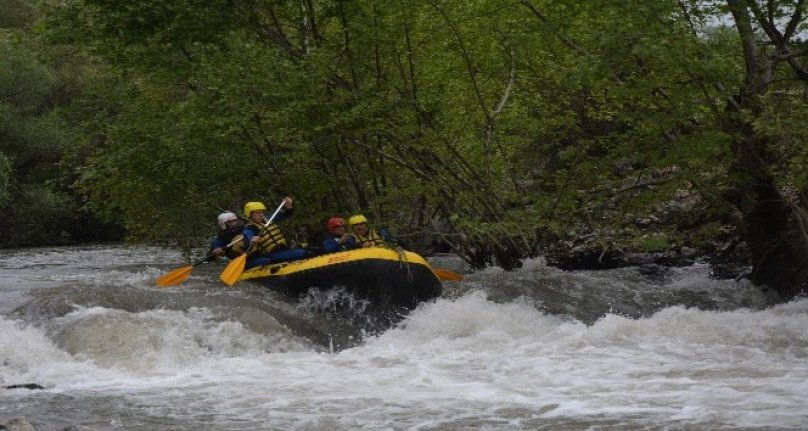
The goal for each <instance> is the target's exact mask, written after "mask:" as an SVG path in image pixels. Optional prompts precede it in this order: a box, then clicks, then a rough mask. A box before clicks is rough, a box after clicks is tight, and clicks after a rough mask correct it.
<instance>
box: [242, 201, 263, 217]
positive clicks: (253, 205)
mask: <svg viewBox="0 0 808 431" xmlns="http://www.w3.org/2000/svg"><path fill="white" fill-rule="evenodd" d="M266 210H267V207H265V206H264V204H262V203H261V202H247V203H246V204H245V205H244V217H247V218H249V217H250V213H251V212H253V211H266Z"/></svg>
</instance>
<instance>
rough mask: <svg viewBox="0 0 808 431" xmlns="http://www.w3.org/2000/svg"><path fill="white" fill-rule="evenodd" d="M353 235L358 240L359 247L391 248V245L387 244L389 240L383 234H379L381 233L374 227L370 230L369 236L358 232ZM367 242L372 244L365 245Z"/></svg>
mask: <svg viewBox="0 0 808 431" xmlns="http://www.w3.org/2000/svg"><path fill="white" fill-rule="evenodd" d="M351 236H352V237H353V239H354V241H356V245H357V247H388V248H389V245H388V244H387V241H385V240H384V238H382V236H381V235H379V233H378V232H376V231H375V230H373V229H370V230H368V234H367V236H362V235H359V234H358V233H356V232H354V233H352V234H351ZM365 244H370V245H365Z"/></svg>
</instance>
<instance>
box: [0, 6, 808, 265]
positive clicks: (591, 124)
mask: <svg viewBox="0 0 808 431" xmlns="http://www.w3.org/2000/svg"><path fill="white" fill-rule="evenodd" d="M9 1H10V0H9ZM12 3H14V2H12ZM719 3H720V2H719ZM20 4H21V3H20ZM45 6H46V7H45V9H44V11H46V16H45V17H44V19H43V20H42V21H40V22H39V23H38V24H37V26H38V27H37V28H38V29H39V31H40V32H41V34H42V35H44V36H45V37H47V40H48V41H49V42H50V46H51V47H52V48H50V49H56V48H53V46H58V47H59V49H65V50H66V51H64V52H69V55H68V57H70V58H73V59H74V61H75V64H74V66H73V67H74V69H73V72H75V73H74V76H76V77H78V78H77V80H78V81H80V83H73V85H75V88H80V90H81V91H80V92H78V93H80V94H78V93H77V94H76V95H75V97H72V98H70V103H69V105H65V106H60V109H58V110H57V111H53V110H48V109H45V110H44V111H43V112H42V113H43V115H39V114H37V115H33V114H32V113H33V112H34V111H36V109H33V110H31V109H29V110H28V111H25V115H27V116H28V117H26V118H28V119H29V121H28V122H27V123H23V122H16V123H17V124H18V127H17V129H15V130H23V129H25V130H27V132H25V133H23V132H15V136H29V137H30V138H26V139H27V140H18V142H23V141H24V142H25V143H24V144H17V145H16V146H14V147H13V149H12V148H11V147H9V148H7V149H6V150H4V154H6V156H7V158H8V160H10V161H11V162H12V169H14V167H15V166H16V165H15V163H16V161H15V160H16V159H15V157H21V156H22V155H23V154H25V151H29V152H31V153H34V154H41V153H42V152H43V150H44V148H45V147H44V145H45V143H47V142H49V143H54V142H55V143H56V144H53V145H56V147H57V148H55V149H52V151H51V152H52V153H53V154H59V150H58V148H65V145H66V144H65V143H64V142H63V141H61V140H60V139H51V138H49V136H50V137H53V136H56V135H58V136H65V137H67V138H69V144H68V145H66V152H65V157H64V158H63V160H62V162H61V163H60V164H53V165H54V166H55V167H56V168H58V169H60V170H61V172H58V173H55V172H51V173H50V174H49V175H55V176H57V177H59V181H58V183H59V184H60V185H61V186H62V187H66V186H70V187H75V188H74V189H72V188H71V190H77V191H79V192H80V193H81V194H82V198H83V199H85V200H86V202H85V201H82V202H81V204H82V205H84V207H85V208H86V209H87V210H90V211H93V212H94V213H96V214H97V215H99V216H101V217H103V218H105V219H106V220H111V221H116V222H119V223H121V224H123V225H124V226H125V227H126V228H127V231H128V233H129V234H130V235H131V236H133V237H136V238H150V239H154V238H162V239H176V240H179V241H183V242H191V241H195V240H197V237H199V236H203V235H206V234H207V233H208V232H210V231H211V226H212V220H213V218H214V217H215V215H216V213H217V212H218V211H219V210H220V209H223V208H230V209H232V210H240V206H241V205H242V204H243V202H245V201H248V200H263V201H265V202H266V203H267V204H268V206H271V205H270V204H271V203H274V202H276V201H279V199H280V197H281V196H282V195H285V194H291V195H294V196H295V197H296V198H297V201H298V209H299V211H298V213H297V215H296V216H295V221H296V223H297V224H299V225H307V226H310V227H319V224H320V223H321V221H322V220H323V219H324V218H326V217H328V216H331V215H333V214H348V213H352V212H356V211H363V212H366V213H368V214H369V215H370V216H371V217H374V218H375V219H377V220H384V221H385V224H387V225H388V226H390V227H391V228H393V230H394V231H403V230H406V231H408V232H412V231H416V232H418V231H425V232H429V231H430V230H431V229H432V228H431V226H432V221H433V220H434V219H437V218H440V219H444V220H449V221H450V222H451V232H448V233H449V234H450V236H451V237H452V238H455V239H456V241H458V244H457V245H458V246H459V247H460V248H461V252H462V253H464V257H466V258H467V260H470V261H473V262H474V263H475V264H480V263H481V262H484V261H485V260H486V259H488V260H490V258H491V256H494V255H498V256H501V255H508V254H510V255H511V256H515V257H517V258H518V257H524V256H526V255H530V254H531V253H535V252H536V247H537V244H538V243H539V242H541V241H540V240H541V238H542V237H543V236H548V237H562V236H564V235H567V234H569V232H577V231H578V230H580V229H589V230H594V231H597V230H599V229H601V230H609V231H621V229H626V226H630V225H631V224H632V223H633V220H634V219H635V218H636V217H637V216H643V215H647V214H650V213H653V212H655V211H658V208H661V207H660V203H661V202H666V201H669V200H671V199H675V196H676V193H677V192H679V191H681V190H685V191H688V192H692V193H698V194H702V195H704V196H706V199H708V200H709V201H710V202H719V201H722V200H724V197H723V195H724V193H723V192H724V191H725V190H726V189H727V188H728V187H729V186H730V181H729V180H728V178H727V177H728V175H727V172H728V171H729V170H730V168H731V166H732V164H733V157H734V154H733V152H732V151H731V149H732V145H731V144H732V142H734V141H733V140H734V139H735V137H736V136H735V134H734V131H733V130H731V128H728V127H727V122H726V121H725V119H726V115H725V112H726V111H727V104H726V100H727V99H728V96H730V95H733V94H735V93H737V92H738V89H739V88H740V87H741V86H742V85H743V83H744V73H745V65H744V64H743V62H742V61H739V56H738V53H739V51H740V46H739V44H738V42H737V39H738V38H737V34H736V33H735V32H734V30H732V29H727V28H724V27H721V26H718V27H716V23H718V22H721V21H720V20H718V19H717V17H719V14H721V13H724V12H723V11H721V10H720V9H710V8H707V7H705V6H704V4H703V3H702V2H689V1H681V2H680V1H674V0H653V1H646V0H628V1H626V0H623V1H617V0H608V1H601V2H579V1H552V2H550V1H536V2H515V3H502V2H496V1H492V0H475V1H471V2H469V1H461V0H448V1H441V2H437V1H422V0H402V1H398V2H371V1H366V0H359V1H352V2H345V1H334V0H323V1H317V2H315V1H310V2H309V1H307V2H254V1H246V2H227V1H214V2H209V1H198V0H194V1H176V0H166V1H162V2H159V3H155V2H146V1H141V0H138V1H134V2H132V1H127V2H124V1H100V0H79V1H72V2H47V3H46V4H45ZM15 49H17V48H15ZM68 49H75V51H67V50H68ZM15 58H16V60H14V61H17V62H18V63H19V64H18V65H16V66H11V65H10V63H7V64H8V65H7V66H5V67H4V68H0V85H2V82H3V81H9V82H12V81H14V80H21V79H24V78H22V77H21V76H20V75H19V74H18V73H16V72H15V73H5V72H3V70H6V71H11V70H18V71H19V70H23V69H25V68H27V69H25V70H27V72H26V73H27V75H26V76H36V78H34V79H31V80H30V82H28V83H27V85H28V86H29V87H30V93H28V95H27V96H26V100H29V101H30V100H35V99H37V98H38V97H46V98H47V97H52V96H53V88H54V86H58V85H57V84H56V83H63V82H64V81H63V79H64V76H61V75H60V74H59V73H56V72H55V71H53V70H48V69H47V68H44V69H43V68H41V67H40V66H39V65H37V64H36V61H35V59H33V58H27V59H26V57H25V56H19V55H18V56H15ZM5 61H7V62H8V61H12V60H5ZM26 62H28V63H26ZM26 64H28V65H27V66H26ZM34 72H37V73H39V74H40V75H39V76H37V75H36V73H34ZM777 73H779V74H782V78H783V79H782V81H778V82H783V83H786V82H789V81H788V79H787V78H789V77H790V75H789V74H788V73H787V70H783V69H778V70H777ZM20 84H21V83H20ZM15 85H17V84H15ZM776 86H777V91H776V92H772V93H770V94H769V95H767V96H766V97H765V98H764V100H763V101H762V105H763V109H762V113H763V115H760V116H759V117H757V120H758V121H757V122H756V123H755V126H756V130H757V131H758V132H759V133H761V134H762V135H766V136H771V137H774V138H775V139H776V140H777V142H780V143H781V145H782V148H781V150H782V153H781V154H783V155H784V157H783V158H782V160H779V161H778V162H777V163H776V164H775V167H776V169H775V170H774V172H775V173H776V175H777V177H778V180H779V181H781V184H783V187H784V188H785V187H786V186H794V187H797V188H799V187H803V186H804V185H805V183H806V181H808V177H806V176H805V174H804V171H805V170H804V169H802V168H803V167H804V166H805V163H806V158H808V152H806V151H805V148H804V147H805V146H804V145H803V143H804V142H805V139H804V138H805V130H806V129H805V127H806V126H804V125H803V124H802V123H803V122H802V121H801V119H802V118H804V114H805V106H804V103H803V102H801V99H799V98H798V97H796V94H797V90H799V87H796V86H795V87H794V88H787V87H786V84H779V83H778V84H776ZM37 95H41V96H37ZM785 95H791V96H788V97H786V96H785ZM792 96H794V97H792ZM14 106H15V108H14V109H15V110H17V111H15V112H22V111H20V109H21V108H20V107H19V105H14ZM30 106H33V105H30ZM4 109H7V108H4ZM40 111H42V110H40ZM53 112H56V113H58V115H59V118H60V119H61V120H62V123H59V122H58V121H56V120H54V119H53V118H52V116H53ZM20 115H22V114H20ZM18 117H19V116H18ZM4 118H9V119H11V118H12V116H8V117H6V116H4ZM34 118H36V121H34ZM37 121H38V122H39V123H37ZM22 124H28V126H25V127H23V126H22ZM60 124H61V125H62V126H63V125H64V124H69V125H71V126H72V127H70V128H69V130H67V131H66V130H64V129H60V128H59V127H61V126H60ZM26 127H27V129H26ZM9 130H12V129H9ZM54 131H55V132H54ZM37 134H41V136H37ZM45 152H47V151H45ZM15 172H16V171H15ZM32 172H34V171H32ZM34 174H35V175H36V176H46V175H45V174H44V173H41V172H34ZM9 189H10V187H9V186H6V190H9ZM722 208H723V207H722ZM712 217H714V219H713V220H710V221H711V222H716V223H719V224H720V223H722V222H723V218H724V217H726V214H725V211H723V210H722V211H716V212H715V214H712ZM671 223H673V224H675V222H671ZM673 230H674V229H671V232H672V231H673ZM643 234H644V233H636V232H634V231H632V233H631V235H633V236H635V237H638V236H640V235H643ZM673 237H674V234H673V233H669V232H667V233H666V232H663V233H659V234H658V235H650V236H648V237H646V239H643V240H641V241H634V244H635V246H636V247H638V248H641V249H648V250H651V249H659V248H664V247H666V246H667V245H670V244H673V243H674V242H676V241H673V240H671V239H670V238H673ZM635 239H636V238H635ZM626 243H631V239H629V240H627V241H626Z"/></svg>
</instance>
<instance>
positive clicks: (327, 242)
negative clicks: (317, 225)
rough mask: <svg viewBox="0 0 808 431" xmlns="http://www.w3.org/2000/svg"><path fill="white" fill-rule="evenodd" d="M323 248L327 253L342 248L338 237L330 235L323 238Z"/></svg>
mask: <svg viewBox="0 0 808 431" xmlns="http://www.w3.org/2000/svg"><path fill="white" fill-rule="evenodd" d="M323 250H324V251H325V252H326V253H334V252H336V251H339V250H340V244H339V243H338V242H337V239H336V238H333V237H328V238H326V239H324V240H323Z"/></svg>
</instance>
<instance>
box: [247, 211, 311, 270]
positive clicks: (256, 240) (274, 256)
mask: <svg viewBox="0 0 808 431" xmlns="http://www.w3.org/2000/svg"><path fill="white" fill-rule="evenodd" d="M293 206H294V201H293V200H292V198H291V197H289V196H287V197H286V199H285V200H284V204H283V208H282V209H281V212H279V213H278V215H276V216H275V218H274V219H273V220H272V223H270V224H269V225H268V226H267V227H266V229H265V228H264V224H266V222H267V219H266V218H265V216H264V215H265V213H266V210H267V207H266V206H264V204H263V203H262V202H247V203H246V204H245V205H244V216H245V217H247V220H248V223H247V226H245V227H244V233H243V235H244V240H243V241H241V242H239V243H236V245H234V246H233V248H234V249H235V250H236V251H237V252H244V250H247V249H248V248H249V253H250V254H249V256H247V262H246V264H245V265H244V268H246V269H250V268H255V267H256V266H262V265H268V264H270V263H278V262H288V261H291V260H299V259H305V258H307V257H309V255H310V253H309V252H308V251H307V250H305V249H302V248H290V247H289V245H288V241H287V240H286V237H284V236H283V232H281V230H280V228H279V227H278V225H277V224H276V223H277V222H279V221H283V220H285V219H287V218H289V217H291V216H292V213H293V211H294V209H293Z"/></svg>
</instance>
